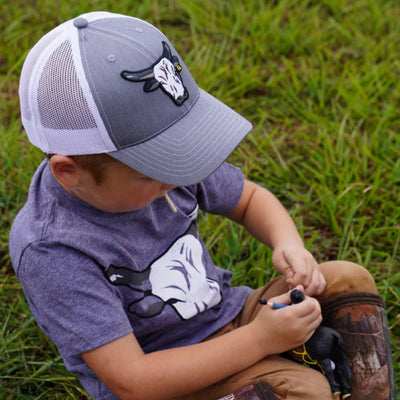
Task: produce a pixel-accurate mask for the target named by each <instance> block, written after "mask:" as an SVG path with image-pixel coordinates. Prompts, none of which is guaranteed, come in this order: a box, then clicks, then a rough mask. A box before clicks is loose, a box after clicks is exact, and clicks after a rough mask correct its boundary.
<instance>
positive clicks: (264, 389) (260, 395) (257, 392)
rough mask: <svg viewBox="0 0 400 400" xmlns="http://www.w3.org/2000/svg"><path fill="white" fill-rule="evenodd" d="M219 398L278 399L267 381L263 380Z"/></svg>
mask: <svg viewBox="0 0 400 400" xmlns="http://www.w3.org/2000/svg"><path fill="white" fill-rule="evenodd" d="M218 400H276V397H275V395H274V393H273V391H272V389H271V387H270V386H269V385H268V383H267V382H264V381H261V382H258V383H255V384H254V385H249V386H246V387H244V388H242V389H240V390H237V391H236V392H234V393H230V394H228V395H226V396H224V397H221V398H220V399H218Z"/></svg>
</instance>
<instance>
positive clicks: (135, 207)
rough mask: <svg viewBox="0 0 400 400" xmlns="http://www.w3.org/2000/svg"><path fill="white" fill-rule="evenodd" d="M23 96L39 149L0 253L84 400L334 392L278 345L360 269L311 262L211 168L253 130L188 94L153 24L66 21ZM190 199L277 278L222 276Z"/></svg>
mask: <svg viewBox="0 0 400 400" xmlns="http://www.w3.org/2000/svg"><path fill="white" fill-rule="evenodd" d="M20 99H21V111H22V120H23V124H24V127H25V129H26V131H27V134H28V136H29V138H30V140H31V142H32V143H33V144H34V145H36V146H37V147H39V148H40V149H41V150H42V151H43V152H44V153H46V154H47V160H45V161H44V162H43V163H42V164H41V165H40V167H39V168H38V170H37V171H36V173H35V176H34V177H33V180H32V183H31V187H30V193H29V198H28V201H27V204H26V205H25V207H24V208H23V209H22V210H21V212H20V213H19V215H18V216H17V218H16V221H15V222H14V224H13V227H12V231H11V235H10V252H11V257H12V261H13V265H14V268H15V270H16V273H17V275H18V277H19V279H20V281H21V283H22V286H23V289H24V292H25V294H26V297H27V299H28V302H29V305H30V307H31V309H32V312H33V314H34V315H35V317H36V320H37V322H38V324H39V325H40V327H41V328H42V329H43V331H44V332H45V333H46V334H47V335H48V336H49V338H50V339H51V340H52V341H54V342H55V343H56V345H57V347H58V350H59V351H60V354H61V355H62V357H63V359H64V362H65V364H66V367H67V368H68V370H70V371H71V372H74V373H77V374H78V376H79V379H80V381H81V383H82V385H83V386H84V387H85V389H86V390H87V391H88V393H90V394H91V395H92V396H93V397H94V398H96V399H116V398H120V399H172V398H174V399H178V398H179V399H216V398H219V397H222V396H227V398H234V397H233V396H236V398H240V396H247V398H248V396H252V397H251V398H256V399H276V398H278V399H308V400H310V399H311V400H312V399H329V398H331V389H330V387H329V384H328V382H327V380H326V379H325V377H324V376H323V375H322V374H321V373H319V372H317V371H315V370H312V369H309V368H305V367H304V366H302V365H300V364H297V363H295V362H292V361H289V360H286V359H284V358H282V357H280V356H279V354H280V353H281V352H284V351H287V350H289V349H292V348H294V347H296V346H298V345H301V344H302V343H304V342H305V341H307V340H308V339H309V338H310V337H311V335H312V334H313V332H314V330H315V329H316V328H317V326H318V325H319V324H320V323H321V320H322V317H321V307H320V304H319V301H322V302H323V301H331V303H332V299H333V304H334V307H333V310H334V311H337V310H338V309H340V310H341V309H342V308H343V303H341V307H336V306H335V304H336V303H335V302H334V299H335V298H336V297H335V296H336V295H343V294H344V295H345V296H347V297H349V298H352V299H353V297H354V296H353V294H359V293H364V294H365V296H366V298H367V300H369V299H371V298H372V299H374V300H376V298H378V296H377V292H376V288H375V284H374V282H373V279H372V277H371V276H370V275H369V274H368V272H367V271H366V270H364V269H363V268H362V267H360V266H358V265H355V264H351V263H345V262H331V263H326V264H322V265H318V264H317V262H316V261H315V260H314V258H313V257H312V255H311V254H310V253H309V252H308V251H307V250H306V249H305V248H304V245H303V243H302V240H301V238H300V236H299V234H298V232H297V230H296V228H295V226H294V224H293V222H292V220H291V219H290V217H289V215H288V214H287V213H286V211H285V210H284V209H283V207H282V206H281V204H280V203H279V202H278V200H277V199H276V198H275V197H274V196H273V195H272V194H271V193H270V192H268V191H267V190H265V189H263V188H261V187H260V186H258V185H256V184H254V183H251V182H249V181H247V180H245V179H244V178H243V175H242V173H241V171H240V170H239V169H238V168H236V167H233V166H232V165H229V164H227V163H225V162H224V161H225V159H226V158H227V157H228V156H229V154H230V153H231V152H232V151H233V150H234V149H235V148H236V146H237V145H238V144H239V142H240V141H241V140H242V139H243V137H244V136H245V135H246V134H247V133H248V132H249V131H250V129H251V125H250V123H249V122H248V121H246V120H245V119H244V118H243V117H241V116H240V115H238V114H237V113H235V112H234V111H233V110H231V109H229V108H228V107H226V106H225V105H224V104H222V103H221V102H219V101H218V100H216V99H215V98H213V97H212V96H210V95H209V94H207V93H205V92H204V91H202V90H201V89H199V88H198V87H197V85H196V83H195V81H194V79H193V78H192V77H191V75H190V73H189V71H188V69H187V68H186V66H185V65H184V63H183V61H182V60H181V58H180V57H179V55H178V54H177V52H176V50H175V49H174V48H173V46H172V44H171V43H170V42H169V41H168V39H167V38H166V37H165V36H164V35H163V34H162V33H161V32H160V31H158V30H157V29H156V28H155V27H153V26H151V25H150V24H148V23H146V22H144V21H141V20H139V19H136V18H132V17H127V16H122V15H116V14H110V13H103V12H95V13H89V14H85V15H83V16H81V17H79V18H76V19H74V20H71V21H68V22H66V23H64V24H62V25H60V26H59V27H57V28H55V29H54V30H53V31H51V32H50V33H49V34H47V35H46V36H44V37H43V38H42V39H41V40H40V41H39V42H38V44H36V46H35V47H34V48H33V49H32V50H31V52H30V54H29V55H28V57H27V60H26V62H25V64H24V67H23V71H22V76H21V83H20ZM199 209H202V210H204V211H206V212H211V213H216V214H221V215H226V216H227V217H228V218H230V219H232V220H233V221H236V222H238V223H240V224H242V225H244V226H245V227H246V229H247V230H248V231H249V232H250V233H251V234H252V235H254V236H255V237H256V238H257V239H259V240H260V241H262V242H263V243H265V244H266V245H268V246H271V247H272V248H273V249H274V253H273V264H274V267H275V268H276V269H277V270H278V271H279V272H281V273H282V275H283V277H282V278H279V279H276V280H274V281H272V282H270V283H269V284H267V285H266V286H265V287H263V288H260V289H257V290H255V291H253V290H251V289H250V288H248V287H236V288H235V287H231V286H230V283H229V281H230V274H229V273H228V272H227V271H224V270H222V269H220V268H218V267H216V266H215V265H214V264H213V262H212V260H211V257H210V255H209V253H208V251H207V249H206V248H205V246H204V243H203V242H202V240H201V238H200V237H199V235H198V232H197V223H196V220H197V213H198V210H199ZM296 286H297V287H298V288H299V289H300V290H302V291H304V292H305V294H306V299H305V301H304V302H302V303H300V304H297V305H292V306H291V307H287V308H283V309H281V310H273V309H272V308H271V307H269V306H267V307H265V306H261V305H259V304H258V302H257V300H258V299H260V298H262V297H263V298H265V297H266V298H268V299H270V298H271V297H272V298H273V299H272V300H273V301H276V302H281V303H285V304H289V303H290V300H289V288H290V287H296ZM347 297H346V298H347ZM355 304H358V303H355ZM345 305H347V303H346V302H345ZM374 307H375V308H376V309H378V312H380V313H382V312H383V311H382V308H381V307H380V303H379V302H378V303H377V304H374ZM379 307H380V308H379ZM331 308H332V307H331ZM349 312H350V311H346V313H349ZM335 321H336V315H335V314H334V315H333V317H332V323H334V322H335ZM384 344H385V343H384ZM383 364H384V365H386V364H387V363H386V361H385V362H383ZM386 383H387V382H385V384H386ZM233 392H235V394H233ZM240 393H241V394H240ZM243 398H244V397H243Z"/></svg>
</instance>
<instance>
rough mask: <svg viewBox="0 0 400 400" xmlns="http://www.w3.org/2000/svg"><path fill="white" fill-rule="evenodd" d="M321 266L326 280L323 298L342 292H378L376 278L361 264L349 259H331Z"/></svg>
mask: <svg viewBox="0 0 400 400" xmlns="http://www.w3.org/2000/svg"><path fill="white" fill-rule="evenodd" d="M320 268H321V272H322V273H323V274H324V277H325V280H326V288H325V291H324V293H323V294H322V295H321V297H322V299H321V300H324V299H325V298H329V297H332V296H335V295H337V294H341V293H351V292H368V293H375V294H377V293H378V291H377V289H376V285H375V281H374V278H373V277H372V275H371V274H370V273H369V272H368V271H367V270H366V269H365V268H364V267H362V266H361V265H358V264H355V263H353V262H349V261H330V262H326V263H323V264H320Z"/></svg>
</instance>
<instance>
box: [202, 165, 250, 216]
mask: <svg viewBox="0 0 400 400" xmlns="http://www.w3.org/2000/svg"><path fill="white" fill-rule="evenodd" d="M243 184H244V176H243V173H242V171H241V170H240V168H237V167H235V166H233V165H231V164H228V163H226V162H225V163H223V164H222V165H221V166H220V167H219V168H218V169H217V170H216V171H215V172H214V173H213V174H212V175H210V176H209V177H208V178H207V179H205V180H204V181H202V182H200V183H199V184H197V185H196V197H197V201H198V203H199V207H200V209H201V210H204V211H207V212H209V213H212V214H219V215H224V214H228V213H229V212H231V211H232V210H233V209H234V208H235V207H236V205H237V204H238V202H239V200H240V198H241V196H242V192H243Z"/></svg>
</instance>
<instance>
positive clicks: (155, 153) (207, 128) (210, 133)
mask: <svg viewBox="0 0 400 400" xmlns="http://www.w3.org/2000/svg"><path fill="white" fill-rule="evenodd" d="M156 113H157V111H155V117H156V116H157V114H156ZM251 129H252V125H251V123H250V122H249V121H247V120H246V119H245V118H243V117H242V116H241V115H240V114H238V113H236V112H235V111H234V110H232V109H231V108H229V107H228V106H226V105H225V104H224V103H222V102H221V101H219V100H218V99H216V98H215V97H213V96H211V95H210V94H208V93H207V92H205V91H204V90H201V89H200V96H199V98H198V100H197V101H196V103H195V104H194V105H193V107H192V108H191V109H190V111H189V112H188V113H186V114H185V116H184V117H182V118H181V119H180V120H179V121H177V122H176V123H175V124H174V125H172V126H171V127H169V128H167V129H166V130H164V131H163V132H162V133H160V134H159V135H158V136H156V137H154V138H152V139H150V140H147V141H146V142H143V143H140V144H137V145H134V146H131V147H127V148H124V149H121V150H117V151H113V152H111V153H108V154H109V155H110V156H112V157H114V158H116V159H117V160H119V161H121V162H123V163H124V164H126V165H128V166H130V167H131V168H133V169H135V170H137V171H139V172H140V173H142V174H144V175H146V176H148V177H150V178H152V179H155V180H157V181H159V182H163V183H167V184H170V185H175V186H185V185H191V184H194V183H198V182H200V181H202V180H203V179H205V178H207V177H208V176H209V175H211V174H212V173H213V172H214V171H215V170H216V169H217V168H218V167H219V166H220V165H221V164H222V163H223V162H224V161H225V160H226V158H227V157H228V156H229V155H230V154H231V153H232V151H233V150H235V148H236V147H237V146H238V144H239V143H240V142H241V141H242V139H243V138H244V137H245V136H246V135H247V134H248V133H249V132H250V130H251Z"/></svg>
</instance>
